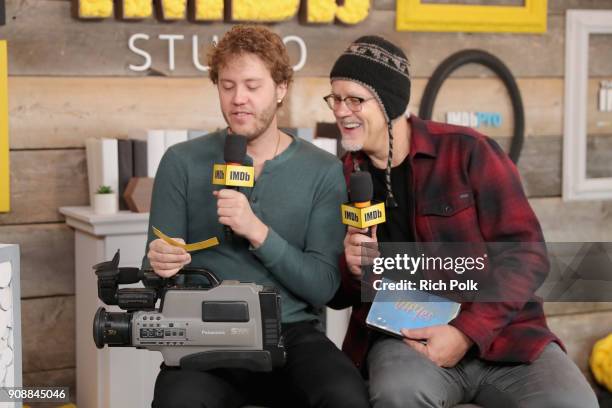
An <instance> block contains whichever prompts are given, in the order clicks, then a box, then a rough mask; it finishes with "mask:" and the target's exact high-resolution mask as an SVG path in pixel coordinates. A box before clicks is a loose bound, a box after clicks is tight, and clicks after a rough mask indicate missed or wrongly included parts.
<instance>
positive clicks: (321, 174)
mask: <svg viewBox="0 0 612 408" xmlns="http://www.w3.org/2000/svg"><path fill="white" fill-rule="evenodd" d="M208 63H209V66H210V78H211V80H212V82H213V83H214V84H215V85H217V90H218V93H219V101H220V105H221V111H222V113H223V117H224V118H225V121H226V122H227V124H228V128H227V129H226V130H223V131H219V132H214V133H212V134H209V135H207V136H204V137H201V138H198V139H194V140H191V141H188V142H185V143H180V144H177V145H174V146H172V147H171V148H170V149H169V150H168V151H167V152H166V154H165V155H164V157H163V159H162V161H161V163H160V165H159V169H158V171H157V175H156V178H155V187H154V191H153V199H152V204H151V216H150V225H151V226H156V227H158V228H159V229H161V230H162V231H165V232H167V233H168V234H170V235H171V236H173V237H177V238H180V239H183V240H184V241H187V242H194V241H200V240H203V239H206V238H209V237H211V236H217V237H220V238H221V244H220V245H218V246H216V247H214V248H211V249H208V250H206V251H200V252H196V253H193V254H191V255H190V254H189V253H187V252H185V251H184V250H183V249H181V248H177V247H173V246H170V245H168V244H166V243H165V242H164V241H162V240H159V239H155V237H154V236H153V235H152V234H150V235H149V239H148V243H147V247H148V254H147V258H146V259H145V261H144V265H145V266H148V265H149V264H150V266H151V267H152V268H153V269H154V270H155V272H156V273H157V274H158V275H160V276H163V277H170V276H172V275H174V274H176V273H177V272H178V271H179V270H180V269H181V268H182V267H183V266H184V265H187V264H191V266H193V267H199V268H205V269H208V270H211V271H213V272H214V273H215V274H217V275H218V276H219V277H220V278H221V279H234V280H241V281H250V282H255V283H257V284H261V285H266V286H275V287H276V288H277V289H278V290H279V292H280V293H281V298H282V333H283V336H284V341H285V348H286V352H287V358H286V364H285V366H284V367H282V368H280V369H276V370H274V371H273V372H271V373H255V372H250V371H247V370H243V369H235V368H232V369H230V368H226V369H216V370H211V371H205V372H201V371H188V370H183V369H178V368H171V367H166V366H162V369H161V371H160V374H159V376H158V378H157V381H156V384H155V395H154V401H153V407H155V408H162V407H164V408H166V407H207V408H216V407H241V406H243V405H244V404H247V403H251V404H253V403H255V404H260V405H266V406H278V407H300V406H305V407H347V408H348V407H351V408H358V407H368V406H369V402H368V394H367V390H366V388H365V385H364V383H363V380H362V379H361V377H360V374H359V372H358V371H357V369H356V368H355V367H354V366H353V365H352V364H351V363H350V361H349V359H348V358H346V357H345V356H344V355H343V354H342V352H341V351H340V350H338V349H337V348H336V347H335V346H334V344H333V343H332V342H331V341H330V340H329V339H328V338H327V337H325V335H324V333H322V332H321V331H320V330H318V328H317V326H318V323H319V316H318V313H317V312H316V310H317V308H318V307H321V306H323V305H325V303H326V302H327V301H329V300H330V299H331V297H332V296H333V295H334V293H335V291H336V289H337V288H338V286H339V283H340V275H339V271H338V268H337V260H338V258H339V256H340V254H341V253H342V238H343V236H344V228H343V226H342V224H341V221H340V211H339V206H340V204H341V203H342V202H343V201H344V200H345V199H346V190H345V186H344V182H343V176H342V166H341V164H340V161H339V160H338V159H337V158H335V157H333V156H332V155H330V154H328V153H326V152H324V151H322V150H320V149H318V148H316V147H314V146H313V145H311V144H309V143H307V142H304V141H302V140H300V139H298V138H297V137H295V136H293V135H290V134H288V133H285V132H283V131H281V130H280V129H279V128H278V125H277V110H278V107H279V106H280V105H281V104H282V101H283V99H284V98H285V97H286V95H287V89H288V86H289V83H290V82H291V79H292V74H293V71H292V69H291V65H290V64H289V57H288V55H287V51H286V49H285V46H284V44H283V42H282V40H281V39H280V38H279V37H278V35H276V34H274V33H273V32H271V31H269V30H268V29H266V28H263V27H260V26H235V27H234V28H232V29H231V30H230V31H229V32H228V33H227V34H225V36H224V37H223V38H222V39H221V41H220V42H219V44H218V45H217V46H216V48H215V49H213V50H212V52H211V53H210V55H209V61H208ZM228 134H237V135H242V136H243V137H245V138H246V139H247V158H246V160H247V162H248V163H245V164H248V165H253V166H254V167H255V179H256V182H255V186H254V187H253V188H246V189H243V188H240V189H238V190H231V189H225V188H223V189H219V188H214V186H213V185H212V184H211V182H210V180H211V179H212V168H213V163H221V162H223V150H224V143H225V139H226V136H227V135H228ZM224 226H227V227H230V228H231V229H232V231H233V233H234V238H233V239H231V240H225V239H224V238H223V237H224V233H223V228H224ZM150 230H151V229H150Z"/></svg>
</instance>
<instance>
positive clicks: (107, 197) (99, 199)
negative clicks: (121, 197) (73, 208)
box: [94, 186, 117, 214]
mask: <svg viewBox="0 0 612 408" xmlns="http://www.w3.org/2000/svg"><path fill="white" fill-rule="evenodd" d="M94 212H95V213H96V214H115V213H116V212H117V194H115V193H114V192H113V189H112V188H110V186H100V187H99V188H98V191H96V194H95V195H94Z"/></svg>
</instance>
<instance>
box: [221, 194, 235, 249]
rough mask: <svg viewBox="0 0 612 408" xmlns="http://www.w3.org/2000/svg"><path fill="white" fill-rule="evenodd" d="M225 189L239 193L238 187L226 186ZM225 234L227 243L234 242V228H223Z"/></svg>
mask: <svg viewBox="0 0 612 408" xmlns="http://www.w3.org/2000/svg"><path fill="white" fill-rule="evenodd" d="M225 188H229V189H230V190H236V191H238V187H231V186H225ZM223 234H224V235H225V240H226V241H230V242H231V241H233V240H234V231H233V230H232V227H230V226H229V225H224V226H223Z"/></svg>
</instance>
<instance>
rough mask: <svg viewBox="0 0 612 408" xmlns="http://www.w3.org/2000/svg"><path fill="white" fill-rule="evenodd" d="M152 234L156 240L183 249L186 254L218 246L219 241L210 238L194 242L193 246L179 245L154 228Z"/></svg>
mask: <svg viewBox="0 0 612 408" xmlns="http://www.w3.org/2000/svg"><path fill="white" fill-rule="evenodd" d="M153 234H155V236H156V237H157V238H160V239H163V240H164V241H165V242H167V243H168V244H170V245H172V246H176V247H179V248H183V249H184V250H185V251H187V252H193V251H199V250H201V249H206V248H210V247H214V246H216V245H219V240H218V239H217V237H212V238H209V239H207V240H205V241H200V242H194V243H193V244H181V243H180V242H178V241H175V240H173V239H172V238H170V237H169V236H167V235H166V234H164V233H163V232H161V231H160V230H158V229H157V228H155V227H153Z"/></svg>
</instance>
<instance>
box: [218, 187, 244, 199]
mask: <svg viewBox="0 0 612 408" xmlns="http://www.w3.org/2000/svg"><path fill="white" fill-rule="evenodd" d="M213 194H214V192H213ZM214 195H215V196H216V197H217V198H218V199H223V198H237V197H239V196H240V195H243V194H242V193H241V192H240V191H236V190H232V189H230V188H223V189H221V190H219V191H217V192H216V194H214Z"/></svg>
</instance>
